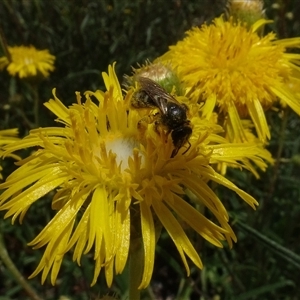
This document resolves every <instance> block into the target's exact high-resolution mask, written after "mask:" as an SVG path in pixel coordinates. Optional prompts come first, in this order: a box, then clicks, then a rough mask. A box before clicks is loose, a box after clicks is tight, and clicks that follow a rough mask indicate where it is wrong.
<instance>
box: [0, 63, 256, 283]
mask: <svg viewBox="0 0 300 300" xmlns="http://www.w3.org/2000/svg"><path fill="white" fill-rule="evenodd" d="M103 78H104V81H105V85H106V89H107V91H106V92H102V91H96V92H95V93H93V92H86V93H85V98H86V100H85V102H84V103H83V102H82V99H81V96H80V95H79V93H76V96H77V104H73V105H72V106H70V107H69V108H67V107H65V106H64V105H63V104H62V102H61V101H60V100H59V99H58V98H57V97H56V95H55V90H54V99H51V100H50V101H49V102H47V103H46V104H45V106H46V107H47V108H48V109H49V110H51V111H52V112H53V113H54V114H55V115H56V116H57V117H58V122H60V123H62V124H63V125H64V126H63V127H50V128H39V129H35V130H32V131H31V132H30V134H29V135H28V136H27V137H25V138H24V139H23V140H22V141H20V142H19V143H17V144H14V145H9V146H7V148H6V149H7V153H12V152H14V151H16V150H19V149H24V148H28V147H39V150H37V151H36V152H34V153H33V154H32V155H30V156H29V157H27V158H26V159H24V160H23V161H21V162H19V163H18V164H19V165H20V167H19V169H17V170H16V171H15V172H13V173H12V174H11V175H10V176H9V177H8V178H7V180H6V182H5V183H3V184H1V185H0V188H1V189H6V190H5V191H4V192H3V193H2V194H1V196H0V209H1V210H7V212H6V215H5V217H10V216H12V220H13V221H15V219H16V218H18V217H20V220H21V221H22V219H23V217H24V215H25V213H26V212H27V210H28V208H29V207H30V206H31V205H32V204H33V203H34V202H36V201H37V200H39V199H40V198H41V197H43V196H45V195H46V194H47V193H49V192H50V191H52V190H55V191H56V192H55V196H54V197H53V200H52V208H53V209H55V210H57V214H56V215H55V216H54V217H53V219H52V220H51V222H49V223H48V224H47V225H46V227H45V228H44V229H43V230H42V232H41V233H40V234H39V235H38V236H37V237H36V238H35V239H34V240H33V241H32V242H31V243H30V245H32V246H34V248H40V247H43V246H46V250H45V252H44V255H43V257H42V259H41V261H40V263H39V265H38V267H37V269H36V270H35V272H34V273H33V274H32V275H31V276H35V275H37V274H38V273H39V272H42V282H44V281H45V279H46V277H47V275H48V273H49V272H50V271H51V282H52V284H54V283H55V281H56V278H57V276H58V272H59V269H60V266H61V262H62V260H63V257H64V254H65V253H67V252H68V251H69V250H70V249H71V248H73V247H75V249H74V252H73V259H74V260H76V261H77V263H78V264H80V260H81V257H82V255H84V254H86V253H88V252H90V251H93V252H94V256H93V258H94V260H95V270H94V278H93V281H92V284H94V283H95V282H96V280H97V278H98V275H99V273H100V271H101V269H104V272H105V276H106V281H107V284H108V286H110V285H111V284H112V280H113V275H114V274H119V273H121V272H122V271H123V269H124V266H125V264H126V261H127V258H128V253H129V250H130V245H131V243H132V241H133V239H134V238H136V232H138V233H139V237H140V238H141V239H142V240H143V242H142V245H143V250H144V261H143V262H141V264H142V265H143V266H144V269H143V275H142V278H141V284H140V287H139V288H145V287H147V285H148V284H149V282H150V279H151V276H152V271H153V265H154V257H155V245H156V240H157V237H156V236H155V234H156V233H155V228H156V225H155V224H157V223H158V222H160V223H161V225H162V226H163V227H164V228H165V230H166V231H167V232H168V234H169V235H170V237H171V238H172V240H173V241H174V243H175V245H176V247H177V249H178V251H179V253H180V256H181V258H182V261H183V263H184V265H185V268H186V270H187V273H188V274H189V272H190V271H189V266H188V262H187V259H186V257H189V258H190V259H191V261H192V262H193V263H194V264H195V265H196V266H197V267H199V268H201V267H202V262H201V259H200V257H199V254H198V253H197V252H196V250H195V249H194V247H193V245H192V243H191V241H190V240H189V238H188V236H187V235H186V233H185V232H184V230H183V228H182V226H181V224H182V223H181V222H182V221H184V222H185V223H186V224H188V226H190V227H191V228H192V229H194V230H195V231H196V232H197V233H198V234H199V235H201V236H202V237H203V238H205V239H206V240H207V241H209V242H210V243H212V244H213V245H215V246H217V247H222V246H223V245H222V243H221V241H222V240H225V239H227V241H228V243H229V244H230V246H232V240H233V241H236V237H235V235H234V233H233V231H232V229H231V227H230V225H229V224H228V222H229V217H228V214H227V211H226V209H225V207H224V205H223V203H222V202H221V200H220V199H219V198H218V196H217V195H216V194H215V193H214V192H213V190H212V189H211V188H210V187H209V185H208V182H209V181H214V182H216V183H218V184H220V185H223V186H225V187H227V188H228V189H230V190H232V191H234V192H235V193H237V194H238V195H239V196H240V197H241V198H242V199H243V200H244V201H246V202H247V203H248V204H249V205H250V206H251V207H253V208H255V206H256V205H257V202H256V200H255V199H254V198H253V197H251V196H250V195H248V194H247V193H245V192H244V191H242V190H240V189H239V188H238V187H237V186H235V185H234V184H233V183H232V182H230V181H229V180H227V179H226V178H224V177H223V176H222V175H220V174H218V173H217V172H216V171H215V170H214V168H213V167H212V166H211V165H210V164H218V163H220V162H230V163H232V164H234V165H236V166H241V167H243V166H244V164H243V158H244V157H245V156H247V157H256V156H257V150H256V147H255V145H254V144H251V145H250V144H249V145H247V146H246V145H242V144H231V143H227V142H226V141H225V139H224V138H221V137H220V136H219V135H218V132H219V131H221V130H222V128H221V127H220V126H218V125H214V126H210V124H209V122H208V121H207V120H206V121H204V123H203V124H202V125H201V124H200V122H199V118H195V119H197V122H198V123H197V124H195V126H194V134H193V136H192V137H191V139H190V142H191V147H190V149H189V150H188V151H186V153H184V152H185V150H186V149H180V150H179V152H178V153H177V155H175V156H174V157H171V154H172V151H173V148H174V146H173V143H172V139H171V137H170V135H169V134H166V133H165V132H164V131H161V132H159V133H158V131H157V130H156V129H155V125H154V124H152V123H151V122H149V123H148V122H147V118H145V117H146V116H147V114H148V112H147V113H144V115H143V113H142V112H141V111H139V110H135V109H132V108H131V107H130V101H131V97H132V91H131V90H129V91H128V92H127V94H126V96H125V98H124V96H123V95H122V91H121V88H120V85H119V82H118V80H117V78H116V75H115V72H114V68H113V67H111V66H110V67H109V70H108V74H106V73H103ZM92 100H94V102H93V101H92ZM183 153H184V154H183ZM187 194H189V195H191V194H192V195H193V197H192V198H193V200H192V199H191V200H190V201H189V202H187V201H186V200H185V197H186V195H187ZM195 202H196V203H195ZM194 204H200V205H202V207H203V206H204V207H207V209H209V210H210V212H211V214H212V215H214V221H216V222H218V224H215V223H214V222H213V221H211V220H209V219H208V218H207V217H205V216H204V215H203V214H202V213H201V212H199V211H198V210H196V209H195V208H194V206H193V205H194ZM137 221H138V222H137Z"/></svg>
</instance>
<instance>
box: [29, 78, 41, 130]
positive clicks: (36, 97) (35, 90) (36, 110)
mask: <svg viewBox="0 0 300 300" xmlns="http://www.w3.org/2000/svg"><path fill="white" fill-rule="evenodd" d="M31 87H32V93H33V101H34V104H33V105H34V107H33V111H34V124H35V126H36V127H39V125H40V120H39V104H40V101H39V93H38V86H37V84H32V85H31Z"/></svg>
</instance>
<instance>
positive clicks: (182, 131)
mask: <svg viewBox="0 0 300 300" xmlns="http://www.w3.org/2000/svg"><path fill="white" fill-rule="evenodd" d="M137 80H138V82H139V83H140V86H141V88H140V89H139V90H138V91H137V92H135V93H134V94H133V97H132V102H131V105H132V107H134V108H158V109H159V119H158V120H159V121H158V122H157V123H158V124H162V125H163V126H164V127H165V128H166V129H167V133H168V134H169V133H171V137H172V141H173V145H174V150H173V152H172V155H171V157H174V156H175V155H176V154H177V153H178V151H179V149H180V148H181V147H182V146H183V145H184V144H186V143H188V144H189V147H188V148H187V149H186V151H185V152H187V151H188V150H189V149H190V147H191V144H190V142H189V138H190V136H191V134H192V127H191V125H190V121H189V120H188V118H187V110H188V107H187V106H186V105H185V104H181V103H179V102H178V101H177V100H176V99H175V98H174V97H173V96H172V95H170V94H169V93H168V92H167V91H165V90H164V89H163V88H162V87H161V86H160V85H159V84H157V83H156V82H155V81H153V80H152V79H150V78H147V77H138V79H137ZM185 152H184V153H185Z"/></svg>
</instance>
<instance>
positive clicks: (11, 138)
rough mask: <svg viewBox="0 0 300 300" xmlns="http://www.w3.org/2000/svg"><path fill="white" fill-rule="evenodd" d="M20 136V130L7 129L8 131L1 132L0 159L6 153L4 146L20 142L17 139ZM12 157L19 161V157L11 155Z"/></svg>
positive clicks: (0, 169) (0, 175)
mask: <svg viewBox="0 0 300 300" xmlns="http://www.w3.org/2000/svg"><path fill="white" fill-rule="evenodd" d="M17 135H18V129H16V128H14V129H6V130H0V157H2V155H3V153H4V151H3V146H5V145H8V144H12V143H15V142H16V141H18V140H19V138H18V137H17ZM9 156H10V157H13V158H15V159H19V157H18V156H17V155H13V154H10V155H9ZM2 170H3V169H2V166H0V179H2V178H3V177H2V174H1V171H2Z"/></svg>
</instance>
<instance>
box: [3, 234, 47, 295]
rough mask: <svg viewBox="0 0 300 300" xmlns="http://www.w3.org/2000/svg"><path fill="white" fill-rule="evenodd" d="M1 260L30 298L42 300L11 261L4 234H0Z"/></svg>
mask: <svg viewBox="0 0 300 300" xmlns="http://www.w3.org/2000/svg"><path fill="white" fill-rule="evenodd" d="M0 258H1V260H2V261H3V263H4V264H5V266H6V268H7V269H8V270H9V271H10V272H11V274H12V275H13V276H14V278H15V280H16V281H17V282H18V283H19V284H20V285H21V286H22V288H23V289H24V290H25V291H26V292H27V294H28V295H29V297H30V298H31V299H33V300H42V298H40V297H39V296H38V295H37V294H36V292H35V291H34V290H33V289H32V287H31V286H30V285H29V284H28V283H27V281H26V280H25V278H24V277H23V276H22V274H21V273H20V272H19V270H18V269H17V268H16V266H15V265H14V263H13V261H12V260H11V259H10V257H9V255H8V253H7V250H6V247H5V244H4V239H3V236H2V234H1V233H0Z"/></svg>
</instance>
